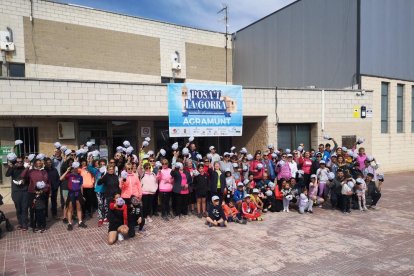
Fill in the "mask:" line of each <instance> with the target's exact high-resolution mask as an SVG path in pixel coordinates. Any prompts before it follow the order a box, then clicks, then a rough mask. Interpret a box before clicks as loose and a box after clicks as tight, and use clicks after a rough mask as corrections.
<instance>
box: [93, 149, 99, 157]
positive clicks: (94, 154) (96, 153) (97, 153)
mask: <svg viewBox="0 0 414 276" xmlns="http://www.w3.org/2000/svg"><path fill="white" fill-rule="evenodd" d="M99 154H100V153H99V150H94V151H93V152H92V156H93V157H98V156H99Z"/></svg>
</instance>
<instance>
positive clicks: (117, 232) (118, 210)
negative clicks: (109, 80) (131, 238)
mask: <svg viewBox="0 0 414 276" xmlns="http://www.w3.org/2000/svg"><path fill="white" fill-rule="evenodd" d="M108 220H109V227H108V244H109V245H112V244H114V243H115V242H116V241H117V240H120V241H122V240H124V237H125V236H126V235H128V232H129V229H128V226H127V225H128V208H127V206H126V205H125V200H124V199H123V198H122V197H121V195H120V194H116V195H115V197H114V200H113V201H112V202H111V203H110V204H109V212H108Z"/></svg>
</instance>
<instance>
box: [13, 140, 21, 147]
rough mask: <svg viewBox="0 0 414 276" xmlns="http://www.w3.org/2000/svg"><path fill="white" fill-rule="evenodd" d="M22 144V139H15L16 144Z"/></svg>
mask: <svg viewBox="0 0 414 276" xmlns="http://www.w3.org/2000/svg"><path fill="white" fill-rule="evenodd" d="M20 144H23V141H22V140H16V141H14V145H15V146H18V145H20Z"/></svg>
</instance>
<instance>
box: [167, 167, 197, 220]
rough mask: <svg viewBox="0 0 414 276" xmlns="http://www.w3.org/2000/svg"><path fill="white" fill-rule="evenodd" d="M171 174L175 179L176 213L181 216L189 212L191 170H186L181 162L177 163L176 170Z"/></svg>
mask: <svg viewBox="0 0 414 276" xmlns="http://www.w3.org/2000/svg"><path fill="white" fill-rule="evenodd" d="M171 176H172V177H173V179H174V185H173V192H174V196H175V197H176V201H175V204H176V207H175V208H174V210H175V212H176V213H175V215H176V216H179V217H181V216H182V215H184V216H186V215H187V213H188V201H189V200H188V197H189V193H190V192H189V186H190V185H191V184H192V178H191V175H190V173H189V172H187V171H184V166H183V164H182V163H181V162H177V163H175V168H174V170H172V171H171Z"/></svg>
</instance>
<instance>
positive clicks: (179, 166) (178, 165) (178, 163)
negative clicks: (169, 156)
mask: <svg viewBox="0 0 414 276" xmlns="http://www.w3.org/2000/svg"><path fill="white" fill-rule="evenodd" d="M175 167H176V168H178V169H182V168H184V165H183V163H181V162H177V163H175Z"/></svg>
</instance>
